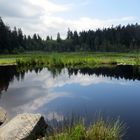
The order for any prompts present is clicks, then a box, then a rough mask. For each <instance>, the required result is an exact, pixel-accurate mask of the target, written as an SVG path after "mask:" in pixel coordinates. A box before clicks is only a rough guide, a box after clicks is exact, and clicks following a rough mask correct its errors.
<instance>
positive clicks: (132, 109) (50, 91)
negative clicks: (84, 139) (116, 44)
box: [0, 65, 140, 140]
mask: <svg viewBox="0 0 140 140" xmlns="http://www.w3.org/2000/svg"><path fill="white" fill-rule="evenodd" d="M0 106H2V107H4V108H5V109H6V110H7V111H8V117H9V118H12V117H13V116H15V115H16V114H17V113H23V112H35V113H41V114H43V115H44V116H45V118H46V120H48V121H50V122H51V121H54V120H55V121H62V120H63V118H64V117H69V116H70V115H71V114H74V115H76V116H81V117H84V118H85V119H86V122H87V124H88V123H90V122H91V121H94V119H95V118H96V116H97V114H99V113H100V114H101V115H102V116H103V117H104V118H107V119H108V118H114V119H117V118H118V117H119V118H120V120H121V121H123V122H124V123H126V125H127V127H128V130H127V137H126V138H125V139H129V140H132V139H134V140H137V139H138V138H139V137H140V133H139V130H140V68H139V67H136V66H129V65H125V66H121V65H120V66H110V67H95V68H81V69H78V68H77V69H76V68H75V69H73V68H63V69H48V68H36V69H32V70H26V71H22V72H18V70H17V68H16V66H5V67H0Z"/></svg>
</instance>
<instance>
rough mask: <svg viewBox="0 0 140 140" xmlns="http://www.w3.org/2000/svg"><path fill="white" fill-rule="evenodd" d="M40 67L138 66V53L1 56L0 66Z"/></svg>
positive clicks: (139, 56)
mask: <svg viewBox="0 0 140 140" xmlns="http://www.w3.org/2000/svg"><path fill="white" fill-rule="evenodd" d="M8 64H18V65H20V66H25V65H26V66H28V65H33V66H34V65H39V66H40V65H42V66H49V67H84V66H86V67H91V66H95V65H114V64H128V65H140V53H89V52H85V53H83V52H81V53H41V52H39V53H35V52H34V53H26V54H19V55H1V56H0V65H8Z"/></svg>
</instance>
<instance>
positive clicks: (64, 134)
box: [45, 118, 126, 140]
mask: <svg viewBox="0 0 140 140" xmlns="http://www.w3.org/2000/svg"><path fill="white" fill-rule="evenodd" d="M125 129H126V128H125V126H124V125H123V124H122V123H121V122H120V121H119V120H117V121H110V122H105V121H104V120H103V119H102V118H100V119H98V120H97V121H96V122H95V123H93V124H91V125H90V126H89V127H85V125H84V122H82V121H80V122H78V123H75V124H74V125H73V126H71V127H70V125H68V126H67V125H64V126H63V127H62V128H61V129H59V130H53V133H52V134H51V135H48V136H46V137H45V140H121V139H122V138H123V137H124V134H125Z"/></svg>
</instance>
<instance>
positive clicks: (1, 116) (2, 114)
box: [0, 107, 7, 125]
mask: <svg viewBox="0 0 140 140" xmlns="http://www.w3.org/2000/svg"><path fill="white" fill-rule="evenodd" d="M6 114H7V112H6V111H5V110H4V109H3V108H2V107H0V125H2V124H3V123H4V122H5V120H6Z"/></svg>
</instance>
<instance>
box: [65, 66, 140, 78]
mask: <svg viewBox="0 0 140 140" xmlns="http://www.w3.org/2000/svg"><path fill="white" fill-rule="evenodd" d="M78 72H79V73H81V74H84V75H85V74H88V75H93V74H95V75H96V76H100V75H102V76H104V77H105V76H107V77H112V78H116V79H119V78H124V79H126V80H140V67H138V66H130V65H125V66H122V65H119V66H113V67H97V68H80V69H74V68H69V69H68V73H69V75H72V74H75V75H77V73H78Z"/></svg>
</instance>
